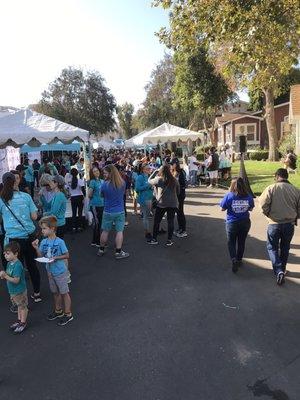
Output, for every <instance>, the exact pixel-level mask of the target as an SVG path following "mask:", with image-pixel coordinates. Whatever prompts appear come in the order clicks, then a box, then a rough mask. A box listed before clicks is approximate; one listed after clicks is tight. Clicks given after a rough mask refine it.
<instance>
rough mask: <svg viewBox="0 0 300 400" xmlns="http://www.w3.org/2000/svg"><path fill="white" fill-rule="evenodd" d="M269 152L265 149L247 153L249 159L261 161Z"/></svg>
mask: <svg viewBox="0 0 300 400" xmlns="http://www.w3.org/2000/svg"><path fill="white" fill-rule="evenodd" d="M268 155H269V152H268V151H267V150H255V151H252V152H250V153H249V159H250V160H253V161H262V160H267V159H268Z"/></svg>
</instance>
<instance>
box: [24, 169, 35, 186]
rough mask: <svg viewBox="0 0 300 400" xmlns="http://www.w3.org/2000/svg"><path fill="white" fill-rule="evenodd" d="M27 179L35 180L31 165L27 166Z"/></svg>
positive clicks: (29, 180)
mask: <svg viewBox="0 0 300 400" xmlns="http://www.w3.org/2000/svg"><path fill="white" fill-rule="evenodd" d="M25 168H26V170H25V180H26V182H34V175H33V169H32V167H31V166H30V165H28V166H25Z"/></svg>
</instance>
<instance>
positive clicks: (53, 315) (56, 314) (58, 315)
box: [47, 311, 64, 321]
mask: <svg viewBox="0 0 300 400" xmlns="http://www.w3.org/2000/svg"><path fill="white" fill-rule="evenodd" d="M63 316H64V312H63V311H60V312H56V311H53V312H52V313H51V314H49V315H48V316H47V320H48V321H54V320H55V319H57V318H62V317H63Z"/></svg>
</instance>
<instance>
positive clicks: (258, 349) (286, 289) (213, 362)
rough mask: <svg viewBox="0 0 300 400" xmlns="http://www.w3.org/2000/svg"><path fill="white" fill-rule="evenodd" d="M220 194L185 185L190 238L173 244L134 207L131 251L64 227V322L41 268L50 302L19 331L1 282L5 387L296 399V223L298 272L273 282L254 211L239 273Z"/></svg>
mask: <svg viewBox="0 0 300 400" xmlns="http://www.w3.org/2000/svg"><path fill="white" fill-rule="evenodd" d="M223 194H224V192H222V191H221V190H216V191H208V190H207V189H189V190H188V197H187V200H186V204H187V206H186V211H187V214H188V217H187V218H188V231H189V237H188V238H185V239H176V243H175V245H174V246H173V247H171V248H166V247H164V246H163V244H162V245H160V246H148V245H146V244H145V242H144V239H143V234H142V223H141V221H140V219H139V218H138V217H135V216H130V218H129V221H130V226H129V227H128V228H127V231H126V242H125V246H124V248H125V249H126V250H128V251H129V252H130V253H131V257H130V258H129V259H127V260H118V261H117V260H114V258H113V246H111V248H110V249H109V252H108V253H107V254H106V255H105V256H104V257H103V258H101V259H99V258H98V257H97V256H96V255H95V253H96V250H95V249H93V248H91V247H89V241H90V235H91V233H90V232H85V233H82V234H75V235H73V236H72V235H68V236H67V242H68V246H69V248H70V252H71V255H72V260H71V267H72V271H73V272H72V275H73V282H72V286H71V290H72V295H73V306H74V316H75V320H74V322H73V323H72V324H70V325H68V326H66V327H57V326H56V325H55V323H51V322H48V321H46V320H45V318H44V317H45V315H46V314H47V312H48V311H49V310H50V308H51V297H50V295H49V292H48V288H47V283H46V278H45V273H43V294H44V302H43V303H41V304H37V305H33V306H32V311H31V314H30V327H29V328H28V330H27V331H26V332H24V334H23V335H21V336H19V337H14V336H13V335H11V334H10V333H9V332H8V330H7V326H8V324H9V323H10V321H11V319H12V315H11V314H10V313H9V312H8V311H7V294H6V292H5V287H4V284H1V286H0V296H1V297H0V298H1V300H0V315H1V329H0V343H1V344H0V349H1V367H0V394H1V396H0V398H1V399H3V400H12V399H16V398H18V400H28V399H32V400H35V399H38V400H52V399H53V400H68V399H70V400H71V399H72V400H82V399H87V400H94V399H95V400H96V399H97V400H100V399H101V400H202V399H203V400H248V399H249V400H251V399H256V398H260V399H262V400H264V399H266V400H267V399H275V400H288V399H290V400H291V399H295V400H297V399H299V393H300V380H299V369H300V346H299V332H300V316H299V306H300V297H299V289H300V288H299V283H300V280H299V278H300V268H299V257H300V232H299V228H297V231H296V235H295V238H294V242H293V245H292V250H291V253H292V254H291V259H290V261H291V263H290V265H289V266H288V269H289V270H290V271H291V273H290V275H289V277H288V278H287V279H286V284H285V285H284V286H283V287H277V286H276V284H275V280H274V277H273V275H272V272H271V269H270V263H269V261H268V259H267V254H266V250H265V230H266V222H265V219H264V218H263V217H262V216H261V214H260V213H259V211H258V210H255V211H254V212H253V218H252V222H253V225H252V229H251V236H250V237H249V240H248V243H247V252H246V264H245V266H244V267H243V269H242V270H240V271H239V272H238V274H237V275H233V274H232V272H231V269H230V261H229V259H228V255H227V249H226V243H225V231H224V222H223V217H224V215H223V214H222V213H221V212H220V211H219V208H218V203H219V201H220V198H221V197H222V195H223ZM160 240H161V241H162V242H163V241H164V240H165V238H164V237H163V236H161V237H160Z"/></svg>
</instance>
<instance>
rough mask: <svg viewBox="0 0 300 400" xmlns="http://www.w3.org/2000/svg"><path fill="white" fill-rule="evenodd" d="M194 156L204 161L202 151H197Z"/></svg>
mask: <svg viewBox="0 0 300 400" xmlns="http://www.w3.org/2000/svg"><path fill="white" fill-rule="evenodd" d="M196 158H197V160H198V161H204V159H205V157H204V153H197V155H196Z"/></svg>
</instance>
